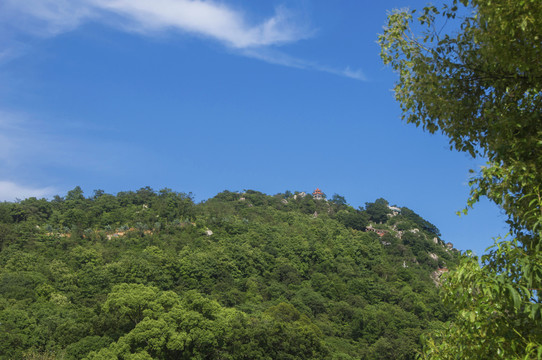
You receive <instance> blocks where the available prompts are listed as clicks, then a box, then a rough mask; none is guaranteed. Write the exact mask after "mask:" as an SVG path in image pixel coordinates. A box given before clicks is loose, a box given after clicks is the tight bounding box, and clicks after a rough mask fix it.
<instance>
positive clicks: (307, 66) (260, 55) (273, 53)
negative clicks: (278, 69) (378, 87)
mask: <svg viewBox="0 0 542 360" xmlns="http://www.w3.org/2000/svg"><path fill="white" fill-rule="evenodd" d="M242 54H243V55H244V56H247V57H251V58H255V59H259V60H262V61H265V62H268V63H271V64H276V65H282V66H288V67H293V68H297V69H304V70H315V71H322V72H326V73H329V74H333V75H338V76H344V77H347V78H351V79H355V80H361V81H366V80H367V78H366V77H365V74H363V72H362V71H361V70H359V69H358V70H353V69H351V68H350V67H346V68H343V69H340V68H333V67H330V66H326V65H322V64H318V63H315V62H311V61H307V60H303V59H299V58H296V57H292V56H289V55H287V54H284V53H282V52H280V51H278V50H275V49H267V48H255V49H244V50H243V51H242Z"/></svg>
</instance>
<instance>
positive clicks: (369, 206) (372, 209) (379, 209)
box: [365, 198, 391, 223]
mask: <svg viewBox="0 0 542 360" xmlns="http://www.w3.org/2000/svg"><path fill="white" fill-rule="evenodd" d="M365 211H366V212H367V214H369V218H370V219H371V221H374V222H377V223H384V222H386V221H387V220H388V214H391V210H390V209H389V208H388V202H387V201H386V200H385V199H382V198H380V199H376V200H375V202H374V203H369V202H368V203H365Z"/></svg>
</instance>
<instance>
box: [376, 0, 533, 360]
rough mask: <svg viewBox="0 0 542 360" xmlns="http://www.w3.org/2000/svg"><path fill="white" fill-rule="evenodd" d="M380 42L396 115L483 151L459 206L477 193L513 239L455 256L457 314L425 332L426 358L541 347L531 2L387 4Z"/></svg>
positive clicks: (460, 146) (451, 281)
mask: <svg viewBox="0 0 542 360" xmlns="http://www.w3.org/2000/svg"><path fill="white" fill-rule="evenodd" d="M379 41H380V45H381V56H382V59H383V60H384V62H385V63H386V64H388V65H390V66H391V67H392V68H393V69H394V70H395V71H397V73H398V75H399V80H398V82H397V84H396V86H395V96H396V99H397V100H398V102H399V104H400V105H401V108H402V110H403V118H404V119H405V120H406V121H407V122H409V123H413V124H415V125H416V126H422V127H423V129H424V130H427V131H429V132H430V133H435V132H437V131H440V132H442V133H443V134H445V135H446V136H448V138H449V140H450V146H451V148H454V149H456V150H458V151H463V152H467V153H469V154H471V155H472V156H474V157H483V158H487V160H488V163H487V166H485V167H484V168H482V169H481V170H480V171H479V172H474V173H475V174H474V176H473V178H472V180H471V182H470V184H471V197H470V199H469V200H468V202H467V204H468V206H473V205H474V204H475V203H476V202H477V201H478V200H479V199H480V197H482V196H487V197H488V198H489V199H491V200H492V201H494V202H495V203H496V204H498V205H499V206H500V207H502V209H503V210H504V211H505V212H506V214H507V217H508V223H509V225H510V232H511V235H512V236H513V239H512V240H501V241H500V242H499V243H497V244H496V245H495V246H494V247H493V248H492V249H491V251H490V252H489V253H488V254H487V255H485V256H483V257H482V264H483V265H482V267H480V266H479V265H478V260H477V259H476V258H475V257H470V258H465V259H464V260H463V265H462V266H461V267H460V268H459V269H458V270H457V271H456V272H453V273H451V274H450V276H448V278H447V281H446V282H445V286H444V288H445V292H444V295H445V298H446V299H447V300H448V301H449V302H450V303H451V304H452V305H453V306H455V307H456V308H457V309H458V310H459V315H458V317H457V318H456V319H455V321H453V322H452V326H450V327H448V328H447V329H445V330H442V332H441V333H440V334H437V335H435V336H434V337H433V338H432V339H430V340H428V342H427V346H428V348H427V353H426V355H427V356H428V357H430V358H435V359H448V358H450V359H452V358H454V359H456V358H462V359H482V358H507V359H510V358H524V357H525V356H526V357H527V358H529V357H535V356H538V357H540V356H542V330H541V329H542V321H541V310H542V308H541V304H540V296H539V291H540V290H541V288H542V285H541V282H542V251H541V250H542V248H541V238H542V192H541V185H542V2H540V1H539V0H522V1H508V0H491V1H490V0H462V1H457V0H453V1H449V2H448V3H447V4H444V5H443V6H442V7H441V8H437V7H435V6H427V7H425V8H423V9H422V10H421V11H416V10H413V11H394V12H393V13H391V14H390V15H389V17H388V24H387V26H386V28H385V30H384V33H383V34H382V35H381V36H380V38H379ZM464 212H465V213H466V212H467V209H465V210H464Z"/></svg>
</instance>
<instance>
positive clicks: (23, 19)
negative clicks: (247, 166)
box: [0, 0, 365, 80]
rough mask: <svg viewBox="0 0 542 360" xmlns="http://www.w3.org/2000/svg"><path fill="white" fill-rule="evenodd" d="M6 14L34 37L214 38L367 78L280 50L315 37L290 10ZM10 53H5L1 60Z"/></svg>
mask: <svg viewBox="0 0 542 360" xmlns="http://www.w3.org/2000/svg"><path fill="white" fill-rule="evenodd" d="M0 13H3V15H0V20H1V21H3V22H5V23H9V24H10V25H11V27H12V28H16V29H18V30H19V31H23V32H26V33H27V34H31V35H39V36H54V35H57V34H59V33H62V32H66V31H70V30H72V29H74V28H76V27H78V26H79V25H80V24H82V23H84V22H87V21H98V22H104V23H107V24H109V25H111V26H116V27H117V28H120V29H122V30H124V31H133V32H137V33H140V34H144V35H146V36H153V35H156V34H158V33H161V32H167V31H176V32H180V33H186V34H190V35H192V36H198V37H202V38H207V39H211V40H213V41H216V42H218V43H220V44H222V45H224V46H225V47H227V48H229V49H232V50H233V51H234V52H237V53H238V54H241V55H244V56H249V57H252V58H255V59H259V60H262V61H266V62H268V63H272V64H278V65H283V66H289V67H294V68H299V69H306V70H315V71H323V72H327V73H331V74H334V75H339V76H345V77H348V78H352V79H356V80H365V77H364V75H363V74H362V72H361V71H359V70H352V69H350V68H348V67H347V68H344V69H338V68H333V67H329V66H324V65H320V64H317V63H315V62H310V61H306V60H302V59H298V58H294V57H291V56H288V55H286V54H282V53H280V52H279V51H277V50H276V48H277V47H278V46H280V45H283V44H288V43H295V42H297V41H300V40H302V39H307V38H310V37H312V36H313V35H314V33H315V32H314V30H312V29H311V28H310V27H309V26H308V25H306V24H305V25H303V24H304V22H303V21H299V19H298V18H296V16H295V14H293V13H292V12H291V11H289V10H288V9H286V8H284V7H278V8H276V9H275V13H274V14H273V15H272V16H270V17H268V18H266V19H263V20H261V21H259V22H254V21H251V20H250V18H251V17H250V16H249V15H248V14H246V13H245V12H243V11H242V10H240V9H238V8H233V7H231V6H228V5H225V4H224V3H222V2H215V1H205V0H152V1H149V0H25V1H21V0H4V3H3V5H0ZM4 51H6V50H0V60H1V57H2V55H1V54H2V53H3V52H4Z"/></svg>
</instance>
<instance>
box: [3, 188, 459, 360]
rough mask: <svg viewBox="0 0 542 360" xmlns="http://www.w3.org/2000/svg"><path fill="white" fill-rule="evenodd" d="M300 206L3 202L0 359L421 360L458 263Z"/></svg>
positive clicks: (338, 200)
mask: <svg viewBox="0 0 542 360" xmlns="http://www.w3.org/2000/svg"><path fill="white" fill-rule="evenodd" d="M301 194H302V193H297V196H294V195H292V193H289V194H276V195H274V196H269V195H266V194H263V193H261V192H258V191H253V190H246V191H245V192H243V193H238V192H232V191H224V192H222V193H220V194H218V195H216V196H215V197H214V198H211V199H208V200H207V201H204V202H202V203H199V204H195V203H194V202H193V201H192V199H191V197H190V195H188V194H184V193H177V192H173V191H171V190H169V189H163V190H160V191H154V190H153V189H151V188H143V189H140V190H137V191H125V192H120V193H118V194H116V195H111V194H106V193H105V192H103V191H95V193H94V194H93V195H92V196H91V197H88V198H86V197H85V196H84V194H83V192H82V191H81V189H80V188H76V189H74V190H73V191H70V192H69V196H66V197H65V198H62V197H60V196H57V197H55V199H54V200H52V201H48V200H46V199H35V198H31V199H26V200H22V201H19V202H13V203H12V202H4V203H0V344H2V346H0V359H27V360H30V359H51V360H52V359H66V360H69V359H96V360H97V359H345V360H347V359H414V358H415V356H416V353H417V352H419V351H420V350H421V341H420V335H421V334H423V333H429V332H432V331H434V329H435V328H439V327H441V326H443V323H444V322H445V321H446V320H448V319H449V317H450V316H451V312H450V310H449V308H447V307H446V306H442V304H441V303H440V299H439V297H438V293H437V284H438V277H437V275H438V273H439V269H440V268H442V267H450V268H451V267H453V266H455V264H456V263H457V255H456V252H455V251H454V250H450V249H447V248H446V247H445V246H443V244H442V242H437V243H435V242H434V234H433V233H431V232H430V231H428V230H426V229H424V228H423V227H421V226H420V225H419V224H418V223H416V222H414V221H412V219H416V220H419V221H418V222H419V223H420V224H423V221H424V220H423V219H422V218H421V217H420V216H419V215H417V214H415V213H414V212H413V211H411V213H408V212H407V215H406V216H403V215H400V214H397V215H395V216H391V215H390V216H384V217H382V218H381V219H380V220H381V221H382V224H379V223H378V224H377V223H375V222H374V220H373V222H371V220H370V215H369V214H368V213H367V212H366V211H365V210H363V209H354V208H353V207H351V206H349V205H347V203H346V200H345V199H344V198H343V197H341V196H340V195H338V196H334V199H335V201H326V200H316V199H314V198H313V197H312V196H310V195H306V196H302V195H301ZM376 203H378V204H381V205H382V204H387V201H386V200H384V199H379V200H377V201H376ZM368 204H372V203H368ZM368 224H371V225H374V226H375V227H377V228H378V229H379V230H380V229H381V230H383V231H385V232H386V233H385V234H384V235H383V236H379V235H378V234H377V233H375V232H369V231H365V230H366V226H367V225H368Z"/></svg>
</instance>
